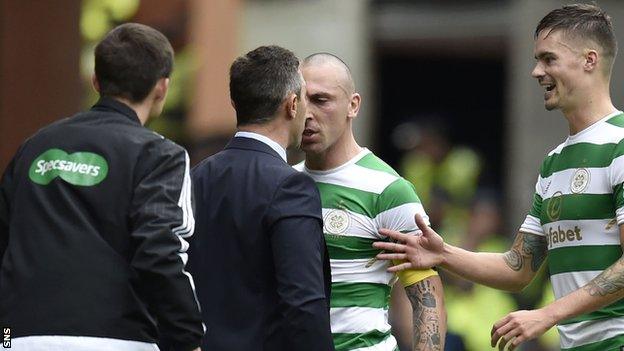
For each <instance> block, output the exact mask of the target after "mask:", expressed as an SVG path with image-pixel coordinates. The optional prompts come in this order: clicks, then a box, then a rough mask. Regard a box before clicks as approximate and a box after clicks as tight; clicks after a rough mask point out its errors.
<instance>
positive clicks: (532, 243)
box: [374, 215, 548, 291]
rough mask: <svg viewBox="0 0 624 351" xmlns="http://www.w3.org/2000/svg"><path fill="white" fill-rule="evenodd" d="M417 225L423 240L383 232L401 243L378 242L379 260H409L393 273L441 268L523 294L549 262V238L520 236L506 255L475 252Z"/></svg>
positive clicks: (475, 280) (423, 223) (393, 269)
mask: <svg viewBox="0 0 624 351" xmlns="http://www.w3.org/2000/svg"><path fill="white" fill-rule="evenodd" d="M416 223H417V224H418V227H419V229H420V230H421V231H422V235H421V236H409V235H405V234H402V233H399V232H396V231H392V230H387V229H382V230H380V233H381V234H383V235H386V236H388V237H390V238H392V239H394V240H395V241H397V242H394V243H393V242H377V243H375V244H374V246H375V247H376V248H380V249H384V250H385V251H386V252H385V253H381V254H379V255H378V256H377V257H378V258H379V259H384V260H405V261H406V262H405V263H402V264H399V265H396V266H393V267H390V268H389V270H390V271H400V270H403V269H408V268H420V269H422V268H428V267H434V266H438V267H441V268H444V269H446V270H448V271H450V272H451V273H453V274H456V275H458V276H460V277H462V278H464V279H467V280H471V281H474V282H476V283H479V284H483V285H487V286H490V287H493V288H497V289H502V290H509V291H519V290H521V289H522V288H524V287H525V286H526V285H527V284H528V283H529V282H530V281H531V280H532V279H533V277H534V276H535V274H536V272H537V270H538V269H539V267H540V266H541V265H542V263H543V262H544V260H545V258H546V253H547V249H548V246H547V241H546V238H545V237H543V236H540V235H537V234H530V233H524V232H519V233H518V234H517V235H516V239H515V240H514V243H513V245H512V247H511V249H510V250H509V251H507V252H506V253H490V252H471V251H467V250H464V249H461V248H458V247H455V246H452V245H449V244H446V243H444V241H443V240H442V238H441V237H440V236H439V235H438V234H437V233H436V232H435V231H434V230H433V229H431V228H429V226H427V224H426V223H425V221H424V220H423V219H422V218H421V217H420V216H419V215H416Z"/></svg>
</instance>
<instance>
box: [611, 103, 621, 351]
mask: <svg viewBox="0 0 624 351" xmlns="http://www.w3.org/2000/svg"><path fill="white" fill-rule="evenodd" d="M607 123H609V124H613V125H614V126H616V127H624V114H622V113H620V114H619V115H616V116H613V117H611V118H609V120H607ZM618 351H619V350H618Z"/></svg>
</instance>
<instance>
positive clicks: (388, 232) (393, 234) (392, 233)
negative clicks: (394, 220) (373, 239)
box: [379, 229, 409, 242]
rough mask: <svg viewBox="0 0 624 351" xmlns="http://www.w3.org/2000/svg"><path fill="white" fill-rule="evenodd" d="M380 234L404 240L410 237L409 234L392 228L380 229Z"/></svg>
mask: <svg viewBox="0 0 624 351" xmlns="http://www.w3.org/2000/svg"><path fill="white" fill-rule="evenodd" d="M379 234H381V235H383V236H387V237H389V238H392V239H394V240H398V241H403V242H405V241H407V238H409V235H407V234H403V233H400V232H397V231H394V230H390V229H379Z"/></svg>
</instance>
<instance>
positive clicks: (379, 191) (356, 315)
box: [296, 53, 446, 351]
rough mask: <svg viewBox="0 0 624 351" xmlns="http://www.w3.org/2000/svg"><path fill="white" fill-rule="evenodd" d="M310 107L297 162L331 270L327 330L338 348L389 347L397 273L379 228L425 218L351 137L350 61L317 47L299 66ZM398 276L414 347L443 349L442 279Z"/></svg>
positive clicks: (404, 227)
mask: <svg viewBox="0 0 624 351" xmlns="http://www.w3.org/2000/svg"><path fill="white" fill-rule="evenodd" d="M302 72H303V77H304V79H305V80H306V85H307V97H308V113H307V115H306V125H305V130H304V132H303V138H302V141H301V148H302V150H303V151H304V152H305V154H306V159H305V162H302V163H301V164H299V165H297V166H296V168H297V169H298V170H300V171H302V172H305V173H307V174H309V175H310V176H311V177H312V178H313V179H314V180H315V182H316V185H317V186H318V188H319V190H320V193H321V202H322V207H323V232H324V234H325V240H326V242H327V246H328V249H329V256H330V262H331V270H332V295H331V299H330V319H331V329H332V335H333V338H334V344H335V347H336V350H338V351H345V350H355V349H357V350H362V351H363V350H376V351H377V350H378V351H393V350H396V349H397V341H396V340H395V338H394V337H393V336H392V334H391V332H390V325H389V323H388V304H389V296H390V290H391V288H392V285H393V284H394V283H395V282H396V280H397V279H395V275H394V274H392V273H388V272H387V268H388V263H387V262H383V261H377V260H376V259H375V255H376V254H377V253H379V250H376V249H374V248H373V247H372V243H373V242H374V241H375V240H380V238H381V236H380V235H379V234H378V230H379V229H380V228H392V229H395V230H398V231H401V232H414V231H416V230H417V229H418V228H417V226H416V223H415V222H414V214H415V213H420V214H421V215H423V216H425V217H426V214H425V212H424V209H423V207H422V205H421V204H420V201H419V199H418V196H417V195H416V192H415V190H414V187H413V186H412V184H410V183H409V182H408V181H406V180H405V179H403V178H401V177H400V176H399V175H398V174H397V173H396V172H395V171H394V170H393V169H392V168H391V167H390V166H388V165H387V164H386V163H385V162H383V161H382V160H381V159H379V158H378V157H377V156H375V155H374V154H373V153H372V152H371V151H369V150H368V149H367V148H365V147H361V146H359V145H358V143H357V142H356V140H355V138H354V136H353V128H352V127H353V120H354V119H355V118H356V117H357V114H358V111H359V109H360V102H361V96H360V94H358V93H357V92H356V90H355V84H354V82H353V78H352V76H351V72H350V70H349V68H348V66H347V65H346V64H345V63H344V62H343V61H342V60H341V59H339V58H338V57H336V56H334V55H332V54H327V53H319V54H314V55H311V56H309V57H307V58H306V59H305V60H304V61H303V64H302ZM398 280H399V281H400V283H397V284H401V285H402V286H403V287H405V291H406V293H407V296H408V297H409V300H410V301H411V304H412V306H413V322H414V325H413V327H414V328H413V331H414V338H413V350H443V349H444V345H443V344H444V336H445V333H446V320H445V314H444V305H443V299H442V295H443V294H442V293H443V291H442V284H441V281H440V278H439V277H438V275H437V273H436V272H435V271H434V270H431V269H426V270H421V271H406V272H402V273H401V274H398Z"/></svg>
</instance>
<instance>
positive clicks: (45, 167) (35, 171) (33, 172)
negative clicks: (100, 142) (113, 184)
mask: <svg viewBox="0 0 624 351" xmlns="http://www.w3.org/2000/svg"><path fill="white" fill-rule="evenodd" d="M107 174H108V163H107V162H106V160H105V159H104V157H102V156H100V155H98V154H94V153H91V152H75V153H73V154H71V155H68V154H67V153H66V152H65V151H63V150H60V149H50V150H48V151H46V152H44V153H42V154H41V155H39V157H37V158H36V159H35V160H34V161H33V163H32V164H31V165H30V171H29V172H28V176H29V177H30V180H32V181H33V182H35V183H37V184H41V185H47V184H49V183H50V182H51V181H52V180H53V179H54V178H56V177H57V176H58V177H60V178H61V179H63V180H64V181H66V182H68V183H70V184H73V185H80V186H91V185H96V184H99V183H100V182H102V181H103V180H104V179H105V178H106V175H107Z"/></svg>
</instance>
